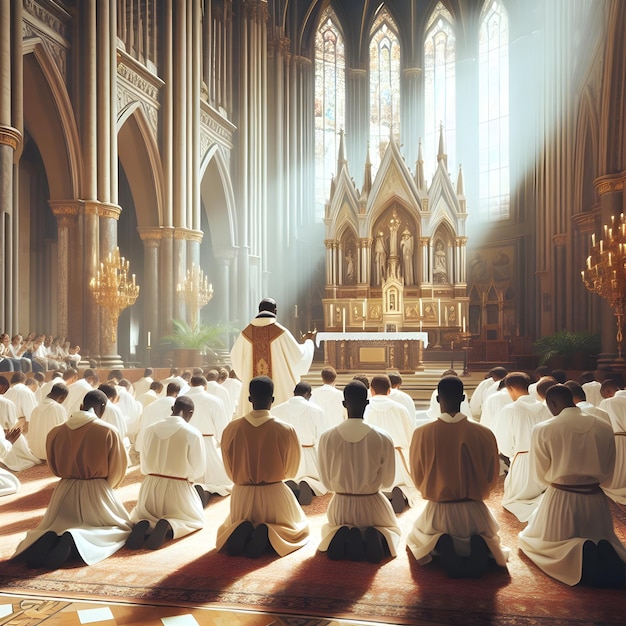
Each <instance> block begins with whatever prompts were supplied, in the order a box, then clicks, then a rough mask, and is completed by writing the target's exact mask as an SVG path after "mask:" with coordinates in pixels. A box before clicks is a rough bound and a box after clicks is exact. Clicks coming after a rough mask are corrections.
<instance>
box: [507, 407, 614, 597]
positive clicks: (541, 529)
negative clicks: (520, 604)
mask: <svg viewBox="0 0 626 626" xmlns="http://www.w3.org/2000/svg"><path fill="white" fill-rule="evenodd" d="M614 465H615V443H614V438H613V432H612V430H611V428H610V427H609V426H608V425H607V424H606V423H604V422H603V421H602V420H600V419H598V418H596V417H594V416H592V415H589V414H587V413H584V412H583V411H581V410H580V409H578V408H575V407H573V408H567V409H564V410H563V411H561V413H560V414H559V415H558V416H557V417H554V418H552V419H550V420H547V421H545V422H542V423H541V424H538V425H537V426H535V428H534V429H533V433H532V443H531V448H530V466H531V472H532V474H533V477H534V479H535V480H537V481H538V482H540V483H542V484H543V485H544V486H545V487H547V489H546V492H545V494H544V497H543V499H542V501H541V504H540V505H539V508H538V509H537V510H536V511H535V512H534V513H533V515H532V516H531V518H530V520H529V521H528V526H527V527H526V528H525V529H524V530H523V531H522V532H521V533H520V534H519V547H520V549H521V550H522V552H524V554H525V555H526V556H527V557H528V558H530V559H531V560H532V561H533V562H534V563H535V565H537V566H538V567H540V568H541V569H542V570H543V571H544V572H545V573H546V574H548V575H549V576H552V577H553V578H556V579H557V580H560V581H561V582H563V583H565V584H567V585H576V584H577V583H578V582H580V578H581V573H582V552H583V544H584V543H585V541H587V540H591V541H593V542H594V543H597V542H598V541H600V540H601V539H606V540H607V541H609V542H610V543H611V545H612V546H613V547H614V548H615V550H616V552H617V554H618V555H619V557H620V558H621V559H622V560H623V561H626V548H625V547H624V546H623V545H622V544H621V543H620V541H619V539H618V538H617V537H616V535H615V532H614V530H613V519H612V516H611V511H610V509H609V506H608V500H607V497H606V496H605V495H604V493H603V492H602V491H601V490H597V491H596V492H595V493H592V494H581V493H572V492H570V491H564V490H562V489H557V488H555V487H552V486H551V484H553V483H559V484H563V485H593V484H596V485H597V484H598V483H600V484H603V483H606V482H607V481H609V480H610V478H611V476H612V474H613V468H614Z"/></svg>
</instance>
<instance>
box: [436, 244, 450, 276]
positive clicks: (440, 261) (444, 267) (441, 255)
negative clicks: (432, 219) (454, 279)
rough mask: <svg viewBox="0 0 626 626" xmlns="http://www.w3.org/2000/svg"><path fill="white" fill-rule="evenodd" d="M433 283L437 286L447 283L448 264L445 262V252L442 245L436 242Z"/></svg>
mask: <svg viewBox="0 0 626 626" xmlns="http://www.w3.org/2000/svg"><path fill="white" fill-rule="evenodd" d="M433 282H435V283H437V284H442V283H447V282H448V264H447V261H446V251H445V250H444V249H443V243H442V242H441V241H438V242H437V246H436V249H435V263H434V268H433Z"/></svg>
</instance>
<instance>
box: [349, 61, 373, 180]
mask: <svg viewBox="0 0 626 626" xmlns="http://www.w3.org/2000/svg"><path fill="white" fill-rule="evenodd" d="M369 99H370V94H369V84H368V81H367V71H366V70H364V69H361V68H357V67H351V68H346V153H347V157H348V159H349V160H350V171H351V172H352V173H353V174H356V176H358V178H355V180H356V183H357V187H361V186H362V185H363V181H362V180H361V177H362V176H363V172H364V171H365V154H366V151H367V143H368V141H369V127H370V126H369Z"/></svg>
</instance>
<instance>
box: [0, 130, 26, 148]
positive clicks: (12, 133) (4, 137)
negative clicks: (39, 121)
mask: <svg viewBox="0 0 626 626" xmlns="http://www.w3.org/2000/svg"><path fill="white" fill-rule="evenodd" d="M21 143H22V133H20V131H19V130H17V128H13V127H12V126H2V125H0V145H4V146H11V148H13V150H17V147H18V146H19V145H20V144H21Z"/></svg>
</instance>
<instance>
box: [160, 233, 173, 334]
mask: <svg viewBox="0 0 626 626" xmlns="http://www.w3.org/2000/svg"><path fill="white" fill-rule="evenodd" d="M159 261H160V263H159V265H160V273H159V277H160V280H159V287H160V297H159V308H160V309H161V310H160V313H161V317H160V320H159V324H160V326H159V330H160V335H166V334H167V333H169V332H171V330H172V319H173V318H174V317H176V314H175V312H174V299H175V296H176V278H177V277H176V276H175V274H174V228H173V227H166V228H162V229H161V248H160V259H159Z"/></svg>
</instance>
